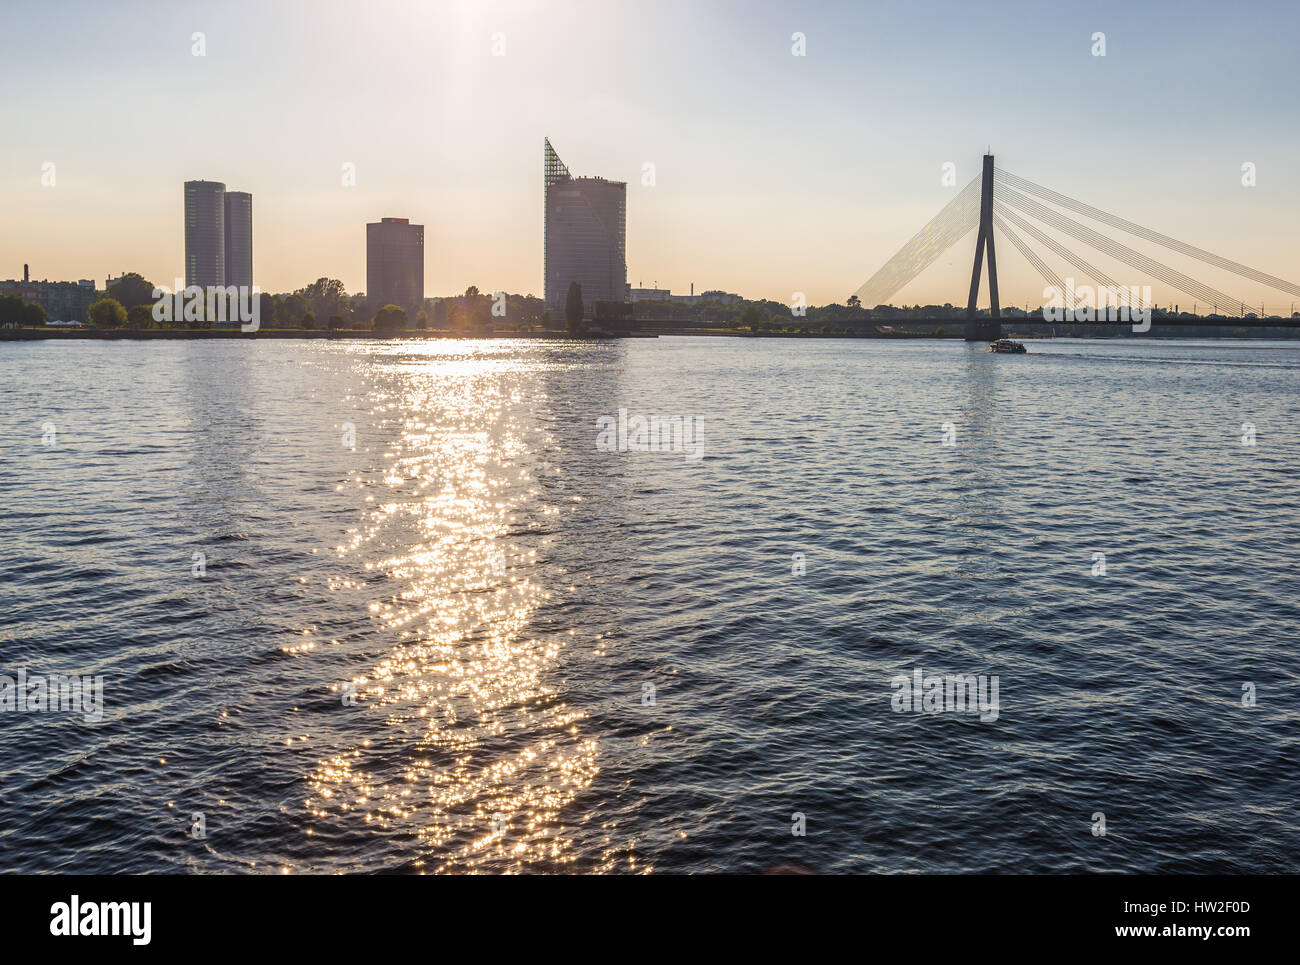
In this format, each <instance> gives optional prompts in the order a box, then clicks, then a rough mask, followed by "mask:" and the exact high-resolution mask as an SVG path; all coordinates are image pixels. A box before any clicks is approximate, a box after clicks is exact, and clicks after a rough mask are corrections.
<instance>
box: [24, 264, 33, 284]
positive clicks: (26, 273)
mask: <svg viewBox="0 0 1300 965" xmlns="http://www.w3.org/2000/svg"><path fill="white" fill-rule="evenodd" d="M31 280H32V277H31V273H30V272H29V271H28V270H27V266H26V265H23V283H24V284H26V283H27V282H29V281H31Z"/></svg>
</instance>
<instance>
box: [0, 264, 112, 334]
mask: <svg viewBox="0 0 1300 965" xmlns="http://www.w3.org/2000/svg"><path fill="white" fill-rule="evenodd" d="M23 274H24V276H25V277H26V276H27V272H26V271H24V272H23ZM0 295H17V296H18V297H19V298H21V299H23V300H24V301H28V302H32V303H34V304H36V305H40V306H41V307H42V308H44V309H45V318H46V320H47V321H51V322H53V321H62V322H84V321H85V320H86V318H87V316H88V315H89V313H90V306H91V304H92V303H93V302H94V301H95V283H94V282H93V281H91V280H90V279H82V280H81V281H0Z"/></svg>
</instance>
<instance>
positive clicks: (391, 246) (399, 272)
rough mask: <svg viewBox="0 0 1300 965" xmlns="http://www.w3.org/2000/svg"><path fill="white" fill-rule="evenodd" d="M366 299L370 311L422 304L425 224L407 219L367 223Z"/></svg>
mask: <svg viewBox="0 0 1300 965" xmlns="http://www.w3.org/2000/svg"><path fill="white" fill-rule="evenodd" d="M366 301H367V302H369V304H370V307H371V309H372V310H373V311H378V310H379V309H381V308H383V307H384V306H385V305H398V306H400V307H402V308H405V309H406V310H407V312H415V311H418V310H419V309H420V306H421V305H423V304H424V225H421V224H411V222H410V220H409V219H407V218H384V219H382V220H381V221H379V222H377V223H372V224H368V225H366Z"/></svg>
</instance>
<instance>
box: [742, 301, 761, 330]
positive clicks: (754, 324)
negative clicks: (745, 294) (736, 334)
mask: <svg viewBox="0 0 1300 965" xmlns="http://www.w3.org/2000/svg"><path fill="white" fill-rule="evenodd" d="M766 321H767V314H766V313H765V312H764V311H763V309H761V308H759V307H758V306H757V305H755V304H754V303H753V302H751V303H750V304H748V305H746V306H745V310H744V311H743V312H741V313H740V315H739V316H738V317H737V318H736V323H737V324H738V325H740V326H741V327H743V328H748V329H750V330H751V331H754V330H756V329H757V328H758V327H759V326H761V325H762V323H764V322H766Z"/></svg>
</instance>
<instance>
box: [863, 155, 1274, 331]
mask: <svg viewBox="0 0 1300 965" xmlns="http://www.w3.org/2000/svg"><path fill="white" fill-rule="evenodd" d="M1044 202H1046V203H1044ZM1071 215H1078V216H1079V217H1081V218H1084V219H1087V221H1090V222H1092V223H1093V224H1096V225H1101V226H1105V227H1108V228H1112V229H1116V230H1117V231H1120V232H1123V233H1125V234H1128V235H1132V236H1133V237H1135V238H1138V239H1141V240H1143V241H1146V242H1149V243H1151V244H1154V245H1157V246H1160V247H1162V248H1165V249H1167V250H1169V251H1171V252H1174V253H1175V254H1178V255H1181V256H1183V257H1186V258H1190V259H1194V260H1196V261H1199V262H1201V263H1202V264H1205V265H1208V266H1210V267H1212V268H1215V269H1219V270H1220V271H1223V272H1227V273H1230V274H1234V275H1237V276H1238V277H1241V278H1245V279H1249V280H1250V281H1252V282H1254V283H1256V284H1257V285H1263V286H1265V287H1268V288H1273V289H1275V290H1277V291H1281V292H1286V293H1287V294H1289V295H1291V296H1292V297H1300V285H1296V284H1295V283H1293V282H1289V281H1286V280H1285V279H1282V278H1278V277H1276V276H1275V275H1270V274H1268V273H1267V272H1262V271H1258V270H1257V269H1254V268H1251V267H1250V266H1248V265H1243V264H1240V263H1239V262H1236V261H1232V260H1231V259H1229V258H1224V257H1223V256H1221V255H1216V254H1213V253H1212V252H1209V251H1206V250H1205V249H1203V248H1198V247H1196V246H1195V245H1189V244H1187V243H1185V242H1182V241H1178V240H1177V239H1175V238H1171V237H1169V236H1168V235H1165V234H1161V233H1160V232H1158V231H1154V230H1152V229H1150V228H1147V227H1144V226H1142V225H1139V224H1135V223H1134V222H1132V221H1128V220H1126V219H1124V218H1120V217H1118V216H1117V215H1113V214H1110V213H1108V212H1106V211H1103V210H1101V209H1100V208H1095V207H1093V206H1092V205H1089V204H1085V203H1083V202H1082V201H1076V200H1075V199H1074V198H1070V197H1067V196H1066V195H1063V194H1060V193H1059V192H1057V191H1053V190H1052V189H1050V188H1045V187H1043V186H1042V185H1040V184H1035V183H1034V182H1032V181H1029V180H1027V179H1026V178H1022V177H1019V176H1017V175H1015V174H1012V173H1011V172H1009V171H1004V170H1002V169H1001V168H999V167H996V166H995V165H994V163H993V155H991V154H986V155H985V156H984V167H983V171H982V172H981V173H980V174H979V175H976V176H975V177H974V178H973V179H972V180H971V182H970V183H969V184H968V185H966V187H964V188H962V189H961V191H959V192H958V193H957V195H956V197H954V198H953V199H952V200H951V201H949V202H948V204H946V205H945V206H944V207H943V210H941V211H940V212H939V213H938V214H937V215H935V216H934V217H933V218H932V219H931V220H930V221H929V223H927V224H926V225H925V227H923V228H922V229H921V230H920V231H918V232H917V233H916V235H914V236H913V237H912V239H911V240H910V241H908V242H907V244H905V245H903V247H902V248H900V249H899V250H898V252H897V253H895V255H894V256H893V257H892V258H890V259H889V260H888V261H887V262H885V264H884V265H883V266H882V267H881V269H880V270H879V271H877V272H876V273H875V274H874V275H872V276H871V277H870V278H869V279H867V281H866V283H865V284H864V285H863V286H862V287H861V288H859V289H858V291H857V292H856V294H857V297H858V299H859V300H860V302H861V304H862V305H863V307H866V308H871V307H874V306H876V305H883V304H886V303H888V301H889V299H890V298H892V297H893V296H894V294H895V293H896V292H898V291H899V290H900V289H901V288H903V286H905V285H907V284H908V283H909V282H910V281H912V280H913V279H914V278H916V277H917V276H918V275H919V274H921V272H923V271H925V269H926V268H928V267H930V265H932V264H934V262H935V261H936V260H938V258H939V257H940V256H941V255H942V254H943V253H944V252H946V251H948V249H950V248H951V247H952V246H953V245H955V244H956V243H957V242H958V241H960V240H961V239H962V238H964V237H966V235H968V234H970V232H971V231H972V230H975V229H978V234H977V235H976V240H975V264H974V267H973V269H972V271H971V283H970V293H969V297H968V300H967V304H966V315H967V318H968V320H969V321H968V323H967V337H968V338H972V339H985V338H997V337H999V335H1000V334H1001V322H1000V318H1001V308H1000V305H999V303H998V277H997V257H996V253H995V243H994V238H995V235H1000V236H1002V237H1003V238H1005V239H1006V240H1007V241H1010V242H1011V244H1012V246H1014V247H1015V249H1016V250H1017V251H1018V252H1020V254H1021V255H1023V256H1024V258H1025V260H1026V261H1027V262H1028V263H1029V264H1030V266H1032V267H1033V269H1034V270H1035V271H1036V272H1037V273H1038V274H1039V275H1041V276H1042V278H1043V280H1044V281H1045V282H1047V284H1048V285H1050V286H1052V287H1053V288H1055V289H1056V290H1057V291H1059V292H1067V291H1069V292H1072V291H1073V284H1072V282H1071V283H1067V280H1066V279H1063V278H1062V277H1061V276H1060V274H1059V273H1058V272H1056V271H1055V270H1054V269H1053V268H1052V267H1051V265H1050V264H1049V263H1048V262H1047V261H1046V260H1044V258H1043V257H1042V255H1041V254H1040V252H1039V251H1037V250H1035V248H1034V246H1033V245H1031V244H1030V241H1032V242H1033V243H1034V244H1036V245H1038V246H1041V248H1042V249H1045V250H1046V251H1047V252H1050V253H1051V254H1052V255H1054V256H1056V257H1057V258H1059V259H1061V260H1063V261H1065V262H1067V263H1068V264H1070V265H1072V266H1073V267H1074V269H1075V270H1076V271H1078V272H1079V273H1080V274H1081V275H1083V276H1084V277H1085V278H1087V279H1089V280H1090V281H1091V282H1092V284H1093V285H1095V286H1097V291H1098V294H1099V295H1100V293H1101V292H1102V291H1105V292H1106V293H1107V295H1108V296H1109V298H1110V301H1111V305H1112V307H1113V308H1115V309H1120V308H1123V309H1129V310H1130V311H1141V310H1143V309H1149V308H1150V307H1151V306H1150V304H1149V301H1148V302H1147V303H1146V304H1143V303H1141V296H1140V291H1139V289H1138V288H1137V286H1134V285H1132V284H1131V283H1130V284H1127V285H1121V284H1120V283H1119V282H1117V281H1116V280H1115V278H1113V277H1112V276H1111V275H1110V274H1108V273H1107V272H1105V271H1103V270H1102V269H1101V268H1098V267H1097V266H1096V265H1094V264H1093V263H1092V262H1091V261H1089V260H1088V259H1086V258H1084V257H1082V256H1080V255H1079V254H1077V253H1076V252H1075V251H1072V250H1071V249H1070V248H1067V247H1066V246H1065V245H1063V244H1062V243H1061V242H1060V241H1058V240H1057V239H1056V238H1053V237H1052V236H1051V235H1050V234H1048V233H1047V232H1046V231H1045V230H1044V229H1045V228H1050V229H1052V230H1054V231H1056V232H1058V233H1059V234H1061V235H1063V236H1065V237H1067V238H1069V239H1072V240H1073V241H1075V242H1078V243H1079V244H1081V245H1084V246H1086V247H1088V248H1091V249H1093V250H1094V251H1096V252H1099V253H1101V254H1102V255H1105V256H1107V257H1109V258H1112V259H1114V260H1116V261H1118V262H1121V263H1122V264H1124V265H1127V266H1128V267H1129V268H1131V269H1133V270H1134V271H1135V272H1137V273H1138V275H1139V276H1140V277H1141V278H1142V279H1154V280H1157V281H1160V282H1162V283H1164V284H1165V285H1168V286H1169V287H1170V288H1173V289H1175V290H1177V291H1180V292H1183V293H1184V294H1186V295H1188V296H1190V297H1191V298H1193V299H1194V300H1195V301H1196V303H1197V304H1198V305H1204V306H1206V307H1207V308H1209V309H1210V310H1211V311H1212V312H1213V313H1214V314H1215V315H1220V316H1230V317H1239V318H1242V317H1245V316H1246V315H1247V314H1248V313H1249V312H1250V311H1251V306H1250V305H1249V304H1248V303H1247V302H1246V301H1245V300H1244V299H1241V298H1238V297H1236V296H1234V295H1231V294H1228V293H1227V292H1224V291H1220V290H1219V289H1217V288H1215V287H1213V286H1211V285H1209V284H1206V283H1205V282H1203V281H1201V280H1198V279H1196V278H1193V277H1191V276H1190V275H1187V274H1185V273H1183V272H1181V271H1178V270H1177V269H1175V268H1171V267H1169V266H1168V265H1165V264H1163V263H1162V262H1160V261H1158V260H1156V259H1155V258H1152V257H1150V256H1148V255H1145V254H1143V253H1142V252H1140V251H1137V250H1135V249H1134V248H1131V247H1129V246H1128V245H1126V244H1124V243H1123V242H1121V241H1117V240H1115V239H1113V238H1111V237H1108V236H1107V235H1105V234H1103V233H1102V232H1101V231H1098V230H1097V229H1096V228H1095V227H1092V226H1090V225H1089V224H1087V223H1084V222H1083V221H1079V220H1076V219H1075V218H1074V217H1071ZM1026 239H1029V240H1026ZM985 252H987V260H988V276H989V281H988V285H989V315H988V318H987V319H985V318H982V317H978V318H977V316H976V310H975V302H976V298H977V296H978V294H979V283H980V276H981V269H982V265H983V263H984V260H985ZM1090 257H1095V256H1090ZM1098 302H1099V307H1103V308H1104V307H1106V303H1105V302H1102V300H1101V299H1100V298H1098ZM1071 307H1073V306H1071ZM1124 314H1125V317H1127V315H1128V312H1125V313H1124Z"/></svg>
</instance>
